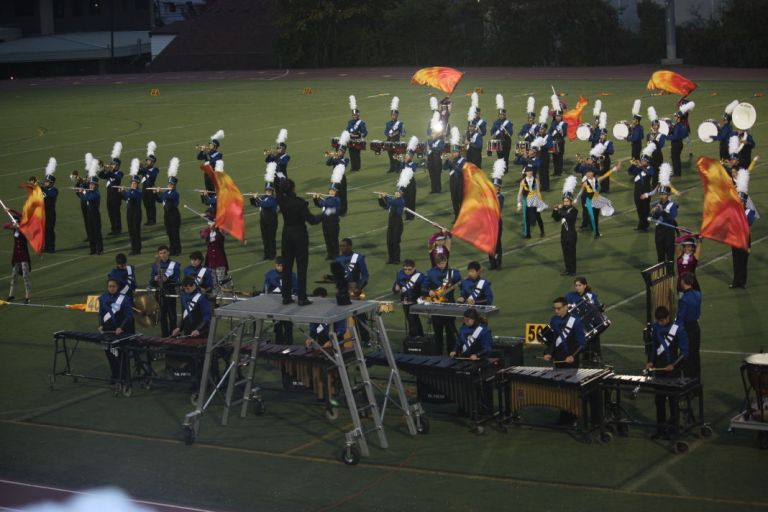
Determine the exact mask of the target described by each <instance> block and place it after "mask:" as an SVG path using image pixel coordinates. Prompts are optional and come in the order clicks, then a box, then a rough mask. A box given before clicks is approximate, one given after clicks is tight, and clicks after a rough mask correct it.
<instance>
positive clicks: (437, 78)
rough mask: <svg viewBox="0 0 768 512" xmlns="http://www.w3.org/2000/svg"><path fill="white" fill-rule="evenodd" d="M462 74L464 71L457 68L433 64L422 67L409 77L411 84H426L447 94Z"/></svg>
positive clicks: (451, 90) (454, 86)
mask: <svg viewBox="0 0 768 512" xmlns="http://www.w3.org/2000/svg"><path fill="white" fill-rule="evenodd" d="M462 76H464V72H462V71H459V70H458V69H453V68H446V67H443V66H434V67H431V68H422V69H420V70H418V71H417V72H415V73H414V74H413V76H412V77H411V84H413V85H426V86H428V87H434V88H435V89H438V90H440V91H443V92H445V93H447V94H452V93H453V90H454V89H455V88H456V84H458V83H459V80H461V77H462Z"/></svg>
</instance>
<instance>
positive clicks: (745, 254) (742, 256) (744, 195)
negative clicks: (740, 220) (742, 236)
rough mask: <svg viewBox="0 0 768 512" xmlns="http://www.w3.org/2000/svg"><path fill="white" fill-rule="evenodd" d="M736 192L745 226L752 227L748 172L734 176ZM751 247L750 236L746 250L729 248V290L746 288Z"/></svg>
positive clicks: (752, 215)
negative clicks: (731, 274)
mask: <svg viewBox="0 0 768 512" xmlns="http://www.w3.org/2000/svg"><path fill="white" fill-rule="evenodd" d="M736 192H738V194H739V197H740V198H741V201H742V203H744V215H745V216H746V218H747V224H749V225H750V226H752V223H753V222H755V219H756V218H757V211H756V210H755V207H754V205H753V204H752V202H751V200H750V198H749V171H748V170H746V169H739V172H738V174H737V176H736ZM751 247H752V237H751V236H750V238H749V241H748V245H747V249H739V248H737V247H731V259H732V260H733V281H731V284H730V285H728V287H729V288H746V287H747V264H748V263H749V251H750V248H751Z"/></svg>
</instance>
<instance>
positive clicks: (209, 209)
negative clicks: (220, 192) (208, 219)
mask: <svg viewBox="0 0 768 512" xmlns="http://www.w3.org/2000/svg"><path fill="white" fill-rule="evenodd" d="M200 202H201V203H203V204H204V205H205V206H206V208H205V212H206V213H210V214H212V215H213V216H214V217H216V203H217V202H218V201H217V200H216V192H214V191H213V190H206V191H204V192H200Z"/></svg>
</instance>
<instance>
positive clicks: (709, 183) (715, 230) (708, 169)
mask: <svg viewBox="0 0 768 512" xmlns="http://www.w3.org/2000/svg"><path fill="white" fill-rule="evenodd" d="M696 165H697V166H698V168H699V176H700V177H701V181H702V183H704V207H703V208H702V209H703V212H702V216H701V236H703V237H705V238H710V239H712V240H716V241H718V242H722V243H724V244H727V245H730V246H731V247H736V248H739V249H747V248H748V247H749V223H748V222H747V217H746V216H745V215H744V205H743V204H742V202H741V198H739V194H738V193H737V192H736V187H735V186H734V185H733V181H732V180H731V177H730V176H729V175H728V173H727V172H726V170H725V169H724V168H723V166H722V165H720V162H718V161H717V160H714V159H712V158H707V157H701V158H699V160H698V161H697V162H696Z"/></svg>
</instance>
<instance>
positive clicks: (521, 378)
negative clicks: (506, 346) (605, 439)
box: [498, 366, 612, 432]
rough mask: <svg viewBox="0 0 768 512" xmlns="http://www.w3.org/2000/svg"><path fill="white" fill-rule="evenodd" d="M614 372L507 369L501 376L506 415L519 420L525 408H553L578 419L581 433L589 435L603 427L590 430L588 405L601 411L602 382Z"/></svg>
mask: <svg viewBox="0 0 768 512" xmlns="http://www.w3.org/2000/svg"><path fill="white" fill-rule="evenodd" d="M611 373H612V372H611V370H609V369H605V368H553V367H534V366H510V367H509V368H504V369H503V370H501V371H500V372H499V375H498V379H499V390H500V393H501V394H502V395H503V402H502V403H503V404H504V410H503V414H504V415H505V416H507V417H511V418H512V419H514V420H515V421H518V420H519V417H520V416H519V413H520V411H521V410H522V409H524V408H526V407H552V408H555V409H560V410H561V411H565V412H567V413H570V414H572V415H573V416H574V417H575V418H577V420H578V423H577V427H578V430H580V431H582V432H589V431H590V430H592V429H594V428H597V427H599V426H600V425H596V424H594V422H592V423H593V424H591V427H590V422H589V419H588V417H587V407H588V404H589V407H592V408H599V409H602V405H601V404H600V403H599V401H600V398H601V394H600V383H601V382H602V381H603V380H604V379H605V378H606V377H607V376H608V375H610V374H611ZM593 410H594V409H593ZM539 426H550V425H539Z"/></svg>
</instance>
